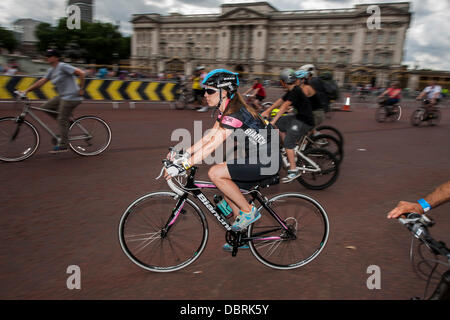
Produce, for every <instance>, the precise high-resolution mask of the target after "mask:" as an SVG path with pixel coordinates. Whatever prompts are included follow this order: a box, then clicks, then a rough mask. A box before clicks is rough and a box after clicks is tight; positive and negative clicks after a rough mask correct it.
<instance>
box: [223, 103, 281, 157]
mask: <svg viewBox="0 0 450 320" xmlns="http://www.w3.org/2000/svg"><path fill="white" fill-rule="evenodd" d="M217 121H219V122H220V123H221V124H222V126H223V127H224V128H226V129H232V130H234V131H235V132H234V134H235V136H236V139H237V141H238V143H239V142H241V143H242V142H243V141H245V145H244V151H245V156H244V158H245V159H248V158H249V156H251V155H252V154H253V155H258V161H259V154H261V153H262V152H263V154H264V155H268V156H269V155H270V151H271V148H270V143H271V139H272V134H273V131H272V130H274V129H273V127H272V126H271V125H270V124H266V123H265V122H263V120H262V119H259V118H258V119H255V118H254V117H253V115H252V114H251V113H250V112H248V111H247V109H246V108H245V107H241V108H240V109H239V110H238V111H236V112H234V113H232V114H230V115H227V116H222V114H219V116H218V117H217ZM240 147H242V146H240Z"/></svg>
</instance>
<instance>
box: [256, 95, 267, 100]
mask: <svg viewBox="0 0 450 320" xmlns="http://www.w3.org/2000/svg"><path fill="white" fill-rule="evenodd" d="M265 98H266V97H263V96H258V95H256V96H255V99H256V100H259V101H263V100H264V99H265Z"/></svg>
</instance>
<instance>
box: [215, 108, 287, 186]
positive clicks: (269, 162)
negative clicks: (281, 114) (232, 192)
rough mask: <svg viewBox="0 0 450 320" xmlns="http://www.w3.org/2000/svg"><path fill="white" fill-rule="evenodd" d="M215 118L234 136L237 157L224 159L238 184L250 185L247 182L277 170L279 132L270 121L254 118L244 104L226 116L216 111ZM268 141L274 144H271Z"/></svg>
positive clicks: (269, 174)
mask: <svg viewBox="0 0 450 320" xmlns="http://www.w3.org/2000/svg"><path fill="white" fill-rule="evenodd" d="M217 121H219V122H220V123H221V124H222V126H223V127H224V128H226V129H231V130H233V131H234V135H235V137H236V139H237V143H238V151H237V154H238V157H237V159H235V160H234V161H227V167H228V171H229V173H230V176H231V179H232V180H233V181H234V182H235V183H236V184H237V185H238V186H239V187H241V188H248V187H250V186H251V185H253V184H252V183H249V182H254V181H258V180H262V179H265V178H266V177H268V176H272V175H275V174H276V173H277V172H278V171H279V169H280V164H281V156H280V148H279V145H278V142H279V135H278V132H277V131H276V129H274V128H273V127H272V125H270V123H267V124H266V123H265V122H263V120H262V119H255V118H254V117H253V116H252V114H251V113H250V112H248V110H247V109H246V108H245V107H241V109H239V110H238V111H237V112H234V113H232V114H230V115H227V116H223V115H222V114H219V116H218V117H217ZM275 139H276V140H275ZM242 143H244V145H243V146H242ZM271 143H276V144H274V146H273V147H272V146H271ZM242 147H243V149H242ZM242 151H244V155H242Z"/></svg>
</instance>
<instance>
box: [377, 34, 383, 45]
mask: <svg viewBox="0 0 450 320" xmlns="http://www.w3.org/2000/svg"><path fill="white" fill-rule="evenodd" d="M383 41H384V33H383V32H378V36H377V43H379V44H381V43H383Z"/></svg>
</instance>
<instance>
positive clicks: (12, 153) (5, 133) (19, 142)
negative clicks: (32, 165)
mask: <svg viewBox="0 0 450 320" xmlns="http://www.w3.org/2000/svg"><path fill="white" fill-rule="evenodd" d="M38 146H39V133H38V132H37V130H36V128H35V127H34V126H33V125H32V124H31V123H29V122H28V121H26V120H18V119H17V118H14V117H7V118H1V119H0V160H2V161H6V162H14V161H22V160H25V159H27V158H28V157H31V155H33V153H35V152H36V150H37V148H38Z"/></svg>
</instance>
